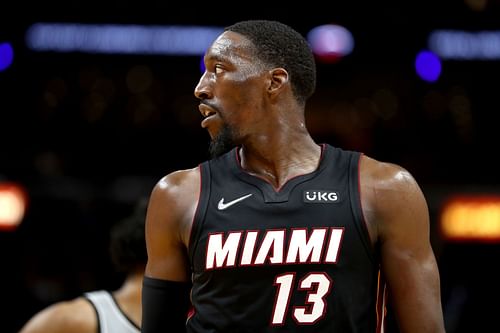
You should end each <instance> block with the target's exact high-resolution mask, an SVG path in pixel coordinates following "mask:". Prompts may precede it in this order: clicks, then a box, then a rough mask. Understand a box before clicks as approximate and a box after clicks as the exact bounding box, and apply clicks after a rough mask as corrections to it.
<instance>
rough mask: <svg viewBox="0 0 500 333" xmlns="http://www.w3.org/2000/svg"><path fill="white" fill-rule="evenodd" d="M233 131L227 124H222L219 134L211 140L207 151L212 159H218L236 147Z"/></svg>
mask: <svg viewBox="0 0 500 333" xmlns="http://www.w3.org/2000/svg"><path fill="white" fill-rule="evenodd" d="M234 137H235V136H234V131H233V129H231V128H230V127H229V126H228V125H227V124H224V125H223V126H222V128H221V130H220V132H219V134H218V135H217V136H216V137H215V138H213V139H212V141H211V142H210V146H209V148H208V151H209V152H210V156H211V157H212V158H216V157H219V156H221V155H223V154H225V153H227V152H228V151H230V150H231V149H233V148H234V147H235V146H236V143H235V142H234V139H233V138H234Z"/></svg>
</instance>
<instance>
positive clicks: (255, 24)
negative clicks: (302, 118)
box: [224, 20, 316, 103]
mask: <svg viewBox="0 0 500 333" xmlns="http://www.w3.org/2000/svg"><path fill="white" fill-rule="evenodd" d="M224 31H232V32H236V33H239V34H241V35H243V36H245V37H246V38H248V40H250V41H251V42H252V44H253V45H254V47H255V49H256V51H257V52H256V56H257V57H259V59H260V60H262V61H263V62H264V63H265V64H267V65H271V66H276V67H283V68H284V69H286V70H287V71H288V74H289V75H290V82H291V85H292V90H293V93H294V94H295V97H296V98H297V100H298V101H299V102H301V103H305V101H306V100H307V99H308V98H309V97H310V96H311V95H312V94H313V93H314V91H315V89H316V63H315V61H314V55H313V53H312V51H311V48H310V46H309V44H308V42H307V40H306V39H305V38H304V37H303V36H302V35H301V34H300V33H299V32H298V31H296V30H294V29H293V28H291V27H290V26H288V25H286V24H284V23H281V22H277V21H270V20H247V21H241V22H237V23H235V24H233V25H230V26H228V27H226V28H225V29H224Z"/></svg>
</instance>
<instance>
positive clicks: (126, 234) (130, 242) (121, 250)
mask: <svg viewBox="0 0 500 333" xmlns="http://www.w3.org/2000/svg"><path fill="white" fill-rule="evenodd" d="M146 209H147V202H146V200H140V201H139V202H138V204H137V205H136V207H135V209H134V212H133V213H132V215H130V216H128V217H126V218H124V219H123V220H120V221H118V222H117V223H115V224H114V225H113V226H112V227H111V234H110V243H109V251H110V255H111V260H112V262H113V265H114V266H115V268H116V269H117V271H119V272H126V273H129V272H132V271H134V270H137V269H143V268H144V265H145V264H146V262H147V252H146V239H145V237H146V236H145V230H144V227H145V219H146Z"/></svg>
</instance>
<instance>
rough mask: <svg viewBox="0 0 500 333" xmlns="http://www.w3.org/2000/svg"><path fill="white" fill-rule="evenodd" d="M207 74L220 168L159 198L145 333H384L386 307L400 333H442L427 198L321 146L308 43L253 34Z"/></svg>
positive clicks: (236, 41) (397, 173)
mask: <svg viewBox="0 0 500 333" xmlns="http://www.w3.org/2000/svg"><path fill="white" fill-rule="evenodd" d="M204 62H205V67H206V70H205V72H204V73H203V75H202V77H201V79H200V81H199V83H198V85H197V86H196V88H195V90H194V94H195V96H196V97H197V98H198V99H199V103H200V104H199V111H200V112H201V114H202V116H203V118H204V119H203V121H202V122H201V126H202V127H204V128H205V129H206V130H207V131H208V133H209V135H210V137H211V147H210V151H211V153H212V154H213V156H214V158H213V159H211V160H209V161H206V162H203V163H201V164H200V165H199V166H197V167H195V168H193V169H187V170H180V171H176V172H173V173H170V174H168V175H166V176H165V177H164V178H162V179H160V180H159V181H158V183H157V185H156V186H155V188H154V189H153V191H152V193H151V197H150V200H149V207H148V213H147V218H146V243H147V248H148V258H149V259H148V263H147V266H146V272H145V278H144V285H143V326H142V329H143V332H144V333H150V332H168V331H169V328H170V327H175V330H174V331H175V332H182V331H187V332H190V333H192V332H196V333H201V332H219V333H220V332H240V333H241V332H253V333H254V332H259V333H262V332H315V333H322V332H342V333H349V332H358V333H360V332H362V333H365V332H366V333H368V332H369V333H374V332H381V331H382V330H383V327H384V302H392V303H391V305H392V306H393V307H394V309H395V315H396V318H397V321H398V325H399V328H400V330H401V332H406V333H422V332H426V333H438V332H439V333H442V332H444V324H443V315H442V308H441V299H440V281H439V272H438V267H437V264H436V260H435V256H434V253H433V249H432V247H431V244H430V240H429V238H430V235H429V232H430V231H429V214H428V207H427V204H426V201H425V198H424V195H423V193H422V191H421V189H420V188H419V186H418V184H417V182H416V181H415V179H414V178H413V177H412V175H411V174H410V173H409V172H408V171H407V170H405V169H404V168H402V167H401V166H398V165H394V164H391V163H386V162H380V161H377V160H375V159H373V158H371V157H368V156H366V155H365V154H362V153H360V152H354V151H347V150H343V149H340V148H337V147H333V146H331V145H329V144H326V143H319V144H318V143H316V142H315V141H314V140H313V138H312V137H311V136H310V134H309V132H308V130H307V128H306V125H305V115H304V110H305V106H306V101H307V100H308V98H309V97H310V96H311V95H312V94H313V92H314V90H315V84H316V82H315V80H316V69H315V63H314V58H313V55H312V53H311V51H310V49H309V47H308V44H307V42H306V41H305V40H304V38H303V37H302V36H301V35H300V34H299V33H298V32H296V31H295V30H293V29H292V28H290V27H289V26H287V25H284V24H281V23H279V22H275V21H266V20H250V21H242V22H239V23H236V24H234V25H232V26H230V27H228V28H226V29H225V31H224V32H223V33H222V34H221V35H220V36H219V37H218V38H217V39H216V40H215V41H214V42H213V44H212V45H211V47H210V48H209V49H208V50H207V52H206V54H205V57H204ZM386 287H387V289H386ZM386 291H387V292H388V293H386ZM386 294H387V295H388V298H387V299H386V297H385V296H386ZM190 296H191V303H190ZM191 305H192V311H189V308H190V306H191ZM187 312H189V315H188V317H187V318H186V313H187Z"/></svg>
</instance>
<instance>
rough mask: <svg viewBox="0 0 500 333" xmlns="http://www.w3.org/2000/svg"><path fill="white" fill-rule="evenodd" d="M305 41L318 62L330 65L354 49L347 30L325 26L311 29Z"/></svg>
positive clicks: (335, 26)
mask: <svg viewBox="0 0 500 333" xmlns="http://www.w3.org/2000/svg"><path fill="white" fill-rule="evenodd" d="M307 40H308V41H309V44H310V45H311V49H312V51H313V53H314V54H315V55H316V57H317V58H318V60H319V61H322V62H326V63H332V62H335V61H337V60H339V59H340V58H342V57H344V56H346V55H348V54H349V53H351V52H352V50H353V48H354V38H353V36H352V34H351V32H350V31H349V30H347V29H346V28H344V27H342V26H340V25H335V24H325V25H321V26H318V27H316V28H314V29H312V30H311V31H310V32H309V33H308V34H307Z"/></svg>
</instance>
